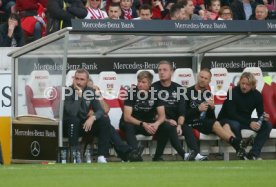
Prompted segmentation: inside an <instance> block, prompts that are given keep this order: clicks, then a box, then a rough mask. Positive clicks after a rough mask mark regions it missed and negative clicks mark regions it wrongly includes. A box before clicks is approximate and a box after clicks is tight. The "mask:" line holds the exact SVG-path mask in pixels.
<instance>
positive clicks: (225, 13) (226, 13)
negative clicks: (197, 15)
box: [222, 12, 232, 16]
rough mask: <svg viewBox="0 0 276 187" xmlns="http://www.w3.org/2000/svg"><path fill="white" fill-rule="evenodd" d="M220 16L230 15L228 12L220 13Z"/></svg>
mask: <svg viewBox="0 0 276 187" xmlns="http://www.w3.org/2000/svg"><path fill="white" fill-rule="evenodd" d="M222 15H226V16H228V15H232V14H231V13H230V12H224V13H222Z"/></svg>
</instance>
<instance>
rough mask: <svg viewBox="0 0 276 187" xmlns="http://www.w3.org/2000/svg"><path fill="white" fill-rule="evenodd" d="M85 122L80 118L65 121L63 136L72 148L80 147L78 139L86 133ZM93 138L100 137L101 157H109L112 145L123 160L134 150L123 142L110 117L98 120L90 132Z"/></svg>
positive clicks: (99, 148) (99, 149)
mask: <svg viewBox="0 0 276 187" xmlns="http://www.w3.org/2000/svg"><path fill="white" fill-rule="evenodd" d="M84 122H85V120H83V121H80V120H79V119H78V118H75V117H74V118H73V117H72V118H69V119H67V120H64V121H63V125H64V128H63V135H64V136H65V137H68V138H69V145H70V146H71V147H74V146H76V147H77V146H78V144H79V142H78V139H79V138H80V137H82V136H83V135H84V134H85V133H87V132H85V131H84V130H83V124H84ZM88 133H91V134H92V136H96V137H98V151H99V155H104V156H108V153H109V148H110V145H111V144H112V145H113V146H114V148H115V150H116V152H117V154H118V155H119V157H121V158H122V159H125V158H126V155H127V154H128V153H129V152H130V151H131V150H132V148H131V147H130V146H128V145H127V144H126V143H124V142H123V141H122V139H121V138H120V136H119V134H118V133H117V132H116V130H115V128H114V127H113V126H112V125H111V124H110V119H109V117H106V116H103V117H101V118H100V119H98V120H96V121H95V122H94V123H93V125H92V129H91V131H90V132H88Z"/></svg>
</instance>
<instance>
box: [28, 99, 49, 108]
mask: <svg viewBox="0 0 276 187" xmlns="http://www.w3.org/2000/svg"><path fill="white" fill-rule="evenodd" d="M32 104H33V106H34V107H52V102H51V100H49V99H46V98H32Z"/></svg>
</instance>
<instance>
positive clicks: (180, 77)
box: [172, 68, 195, 88]
mask: <svg viewBox="0 0 276 187" xmlns="http://www.w3.org/2000/svg"><path fill="white" fill-rule="evenodd" d="M172 81H174V82H176V83H178V84H180V85H182V86H184V87H185V88H188V87H190V86H193V85H194V84H195V77H194V73H193V70H192V69H190V68H178V69H176V70H175V71H174V74H173V77H172Z"/></svg>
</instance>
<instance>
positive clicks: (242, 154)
mask: <svg viewBox="0 0 276 187" xmlns="http://www.w3.org/2000/svg"><path fill="white" fill-rule="evenodd" d="M236 155H237V157H239V158H240V160H249V159H248V157H247V154H246V152H245V150H244V149H243V148H240V149H239V150H238V151H237V152H236Z"/></svg>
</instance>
